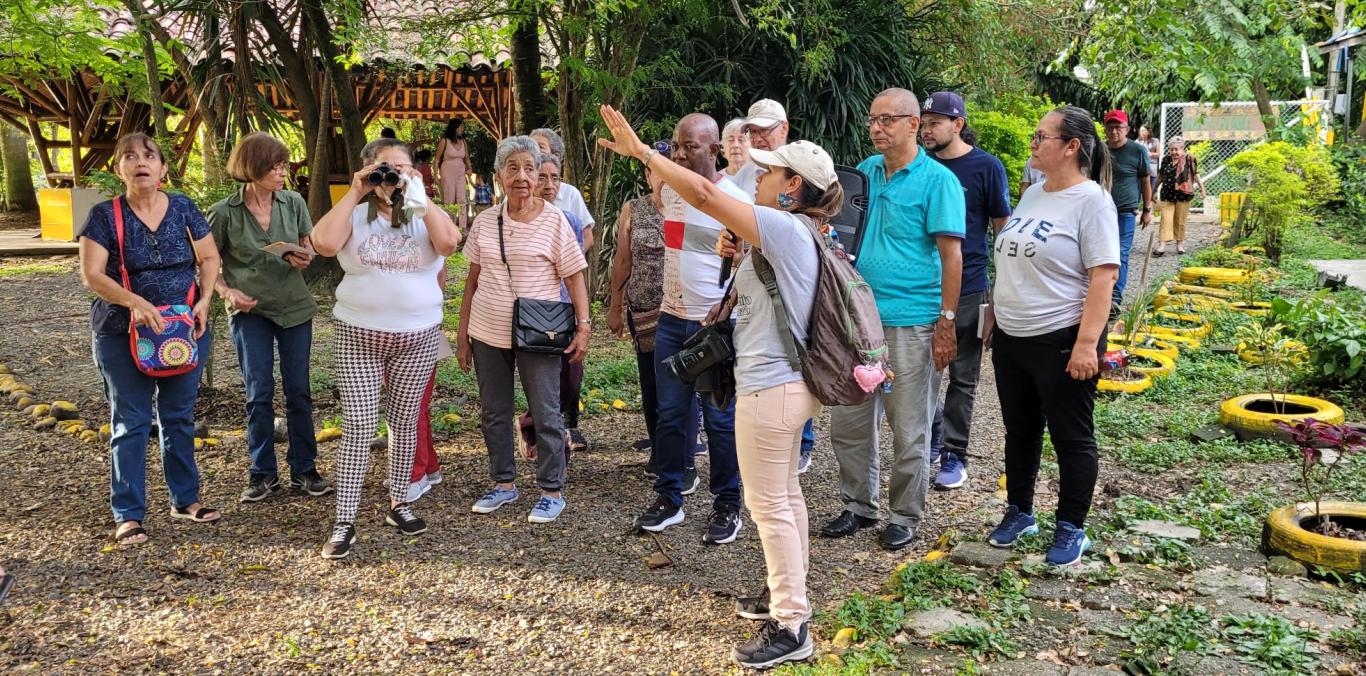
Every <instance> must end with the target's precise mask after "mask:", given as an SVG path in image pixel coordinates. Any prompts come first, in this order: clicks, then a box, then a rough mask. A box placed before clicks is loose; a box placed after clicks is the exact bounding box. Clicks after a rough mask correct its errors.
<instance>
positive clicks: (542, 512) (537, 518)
mask: <svg viewBox="0 0 1366 676" xmlns="http://www.w3.org/2000/svg"><path fill="white" fill-rule="evenodd" d="M563 511H564V498H552V497H550V496H549V495H542V496H541V499H540V500H537V501H536V506H535V507H532V508H531V513H530V514H528V515H527V517H526V520H527V521H529V522H531V523H550V522H551V521H554V520H555V519H557V518H559V516H560V512H563Z"/></svg>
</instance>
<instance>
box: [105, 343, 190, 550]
mask: <svg viewBox="0 0 1366 676" xmlns="http://www.w3.org/2000/svg"><path fill="white" fill-rule="evenodd" d="M91 343H92V349H91V351H92V352H93V353H94V356H95V367H96V368H98V369H99V371H100V375H101V376H102V377H103V378H104V396H105V398H106V399H107V400H108V401H109V428H110V435H111V437H110V440H109V450H110V458H111V461H110V468H109V504H110V506H111V507H112V508H113V512H114V522H115V523H122V522H124V521H142V520H143V518H144V517H146V515H147V439H148V437H149V436H150V434H151V431H152V416H154V415H155V416H156V420H157V426H158V427H159V428H160V433H161V438H160V440H159V441H160V446H161V464H162V467H163V469H164V473H165V475H166V488H167V489H169V491H170V494H171V505H172V506H173V507H180V508H184V507H189V506H190V505H193V504H194V503H196V502H199V470H198V468H196V467H195V462H194V403H195V400H196V399H197V398H198V397H199V373H200V371H201V370H202V366H201V368H197V369H195V370H193V371H191V372H189V373H184V374H181V375H178V376H171V377H169V378H153V377H152V376H149V375H146V374H144V373H143V372H141V371H139V370H138V368H137V366H136V365H135V364H134V363H133V354H132V352H131V351H129V348H128V336H126V335H118V336H95V337H94V339H93V340H92V341H91ZM211 343H212V341H211V340H210V339H209V332H208V331H205V332H204V337H203V338H200V339H199V353H200V356H201V362H200V363H201V365H202V364H203V361H202V358H203V356H204V355H207V354H208V350H209V345H210V344H211ZM154 400H155V402H156V404H155V410H154V409H153V401H154Z"/></svg>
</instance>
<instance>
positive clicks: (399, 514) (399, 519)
mask: <svg viewBox="0 0 1366 676" xmlns="http://www.w3.org/2000/svg"><path fill="white" fill-rule="evenodd" d="M384 523H387V524H389V525H390V526H393V527H395V528H397V529H398V532H400V533H403V534H404V535H421V534H423V533H426V532H427V522H426V521H423V520H422V519H419V518H418V517H417V516H416V515H414V514H413V506H412V505H410V504H408V503H406V502H405V503H403V504H401V505H399V506H397V507H395V508H393V509H391V510H389V516H387V517H385V519H384Z"/></svg>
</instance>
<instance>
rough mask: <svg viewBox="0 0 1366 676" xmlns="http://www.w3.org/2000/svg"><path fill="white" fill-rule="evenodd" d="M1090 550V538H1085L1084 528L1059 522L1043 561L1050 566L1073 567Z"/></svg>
mask: <svg viewBox="0 0 1366 676" xmlns="http://www.w3.org/2000/svg"><path fill="white" fill-rule="evenodd" d="M1090 548H1091V538H1089V537H1086V530H1085V529H1084V528H1077V527H1076V526H1073V525H1072V524H1070V523H1067V522H1066V521H1059V522H1058V528H1057V530H1056V531H1055V532H1054V533H1053V546H1052V547H1049V548H1048V554H1047V555H1046V556H1044V559H1043V560H1044V563H1047V564H1048V565H1050V566H1071V565H1075V564H1076V563H1077V562H1078V561H1081V557H1082V556H1084V555H1085V554H1086V551H1087V550H1089V549H1090Z"/></svg>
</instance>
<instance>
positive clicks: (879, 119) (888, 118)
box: [864, 114, 915, 127]
mask: <svg viewBox="0 0 1366 676" xmlns="http://www.w3.org/2000/svg"><path fill="white" fill-rule="evenodd" d="M905 117H915V115H910V114H906V115H869V116H868V117H867V118H865V120H864V121H865V122H867V123H868V126H869V127H872V126H873V125H878V126H880V127H886V126H887V125H889V124H891V123H893V122H895V121H897V120H900V119H902V118H905Z"/></svg>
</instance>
